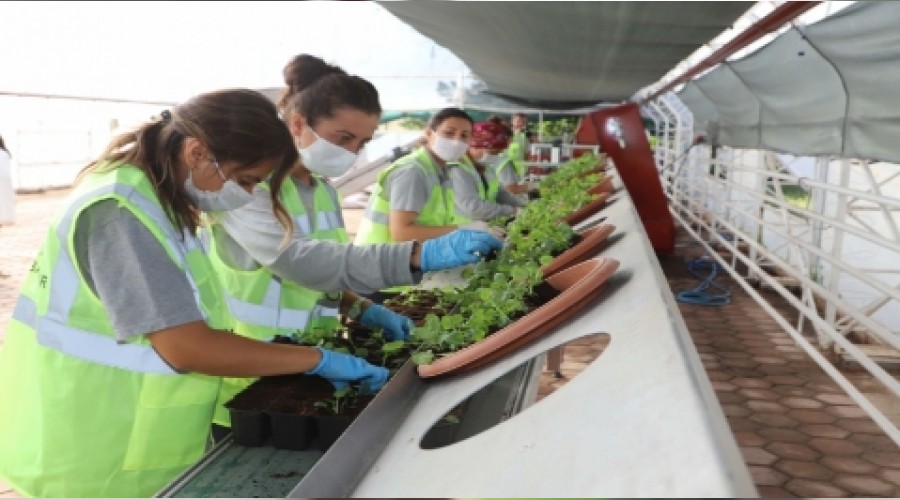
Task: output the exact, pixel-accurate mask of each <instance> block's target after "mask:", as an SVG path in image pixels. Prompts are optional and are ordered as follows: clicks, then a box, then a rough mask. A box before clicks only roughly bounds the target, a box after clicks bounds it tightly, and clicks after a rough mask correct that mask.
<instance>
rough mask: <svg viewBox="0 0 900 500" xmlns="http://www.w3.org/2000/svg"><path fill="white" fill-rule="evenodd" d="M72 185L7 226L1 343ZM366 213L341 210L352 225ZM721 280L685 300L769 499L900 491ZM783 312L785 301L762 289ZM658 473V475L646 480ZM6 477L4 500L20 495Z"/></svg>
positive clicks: (875, 450) (678, 266) (886, 407)
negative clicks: (724, 300)
mask: <svg viewBox="0 0 900 500" xmlns="http://www.w3.org/2000/svg"><path fill="white" fill-rule="evenodd" d="M65 194H66V190H58V191H49V192H46V193H43V194H27V195H19V196H18V197H17V204H16V217H17V223H16V225H14V226H9V227H3V228H0V271H2V272H4V273H8V274H9V276H5V275H4V276H3V277H0V341H2V337H3V335H5V333H6V327H7V324H8V321H9V317H10V315H11V314H12V308H13V305H14V303H15V300H16V297H17V295H18V291H19V287H20V286H21V283H22V280H23V279H24V277H25V274H26V273H27V271H28V268H29V266H30V265H31V261H32V259H33V258H34V255H35V254H36V252H37V250H38V246H39V245H40V243H41V242H42V241H43V237H44V232H45V231H46V228H47V226H48V224H49V222H50V218H51V216H52V214H53V212H54V211H55V210H56V208H57V206H58V205H59V203H60V201H61V200H62V198H63V196H64V195H65ZM361 212H362V210H349V209H345V210H344V216H345V219H346V223H347V228H348V230H349V232H351V233H352V232H353V231H354V230H355V228H356V224H357V223H358V220H359V215H360V213H361ZM679 234H680V236H679V245H678V250H677V252H676V254H675V255H673V256H664V257H660V265H661V266H662V269H663V272H664V273H665V275H666V277H667V278H668V281H669V286H670V287H671V289H672V292H673V293H677V292H679V291H682V290H685V289H688V288H692V287H694V286H696V285H697V279H696V278H694V277H693V276H691V275H690V274H689V273H688V272H687V267H686V265H685V261H686V260H687V259H689V258H694V257H697V256H698V255H697V252H696V248H692V246H691V243H690V241H689V240H688V239H687V238H686V236H685V234H684V232H683V231H681V232H680V233H679ZM717 283H720V284H722V285H723V286H725V287H726V288H728V289H729V290H730V291H731V293H732V303H731V304H730V305H727V306H721V307H703V306H695V305H690V304H679V307H680V309H681V312H682V315H683V316H684V318H685V322H686V324H687V326H688V329H689V330H690V332H691V336H692V338H693V339H694V344H695V346H696V347H697V351H698V352H699V354H700V358H701V360H702V361H703V363H704V366H705V368H706V370H707V374H708V376H709V378H710V380H711V383H712V385H713V388H714V389H715V391H716V394H717V396H718V398H719V402H720V403H721V405H722V409H723V411H724V413H725V415H726V417H727V419H728V423H729V424H730V426H731V430H732V431H733V433H734V436H735V438H736V441H737V442H738V444H739V446H740V447H741V451H742V453H743V456H744V459H745V461H746V463H747V465H748V467H749V469H750V472H751V474H752V477H753V479H754V481H755V483H756V486H757V488H758V490H759V494H760V496H762V497H807V498H809V497H898V496H900V449H898V447H897V445H896V444H894V443H893V442H892V441H891V440H890V439H889V438H888V437H887V436H886V435H885V434H884V433H883V432H882V431H881V430H880V429H879V428H878V427H877V426H876V425H875V423H874V422H873V421H872V420H871V419H870V418H869V417H867V416H866V415H865V413H864V412H863V411H862V410H861V409H860V408H859V406H858V405H856V404H855V403H854V402H853V401H852V400H851V399H850V398H849V397H847V395H846V394H845V393H844V392H843V391H842V390H841V389H840V388H839V387H838V386H837V385H836V384H835V383H834V382H832V381H831V379H830V378H828V376H827V375H826V374H825V373H824V372H823V371H822V370H821V369H820V368H819V367H818V366H817V365H815V363H813V361H812V360H811V359H810V358H809V357H808V356H807V355H806V354H805V353H804V352H803V351H802V350H801V349H800V348H799V347H797V346H796V345H795V344H794V342H793V340H792V339H791V338H790V336H789V335H788V334H787V333H785V332H784V331H782V330H781V328H780V327H779V326H778V324H777V323H775V321H774V320H772V319H771V318H770V317H769V316H768V315H767V314H766V313H765V312H764V311H763V310H762V309H761V308H760V307H758V306H757V305H756V303H755V302H754V301H753V299H751V298H750V297H749V296H748V295H747V294H746V293H744V292H743V290H742V289H741V288H740V287H739V286H738V285H737V284H736V283H734V282H733V281H732V280H731V279H730V278H729V277H728V276H721V277H719V278H718V280H717ZM761 293H763V294H764V295H766V296H767V297H768V298H769V299H770V300H771V301H772V303H773V304H775V305H776V307H777V308H778V309H779V310H780V311H783V314H785V317H788V318H790V319H791V321H792V322H794V321H795V319H796V318H795V317H793V316H791V313H790V312H789V311H790V309H789V307H788V306H787V305H786V303H785V302H784V301H783V300H782V299H780V298H779V297H778V296H777V295H775V294H774V293H771V292H767V291H762V292H761ZM607 341H608V339H607V338H606V337H605V336H596V337H592V338H586V339H580V340H578V341H576V342H573V343H571V344H569V346H567V347H566V351H565V357H564V360H563V364H562V367H561V373H562V375H563V378H561V379H557V378H555V377H554V376H553V375H552V374H550V373H545V374H544V375H543V377H542V385H541V388H540V391H539V396H540V397H543V396H546V395H547V394H549V393H551V392H552V391H553V390H555V389H556V388H558V387H560V386H561V385H562V384H564V383H566V381H567V380H570V379H571V378H572V377H575V376H577V374H578V372H579V371H580V370H581V369H583V368H584V367H585V366H586V365H587V364H588V363H590V362H591V360H593V359H595V358H596V357H597V356H598V355H599V353H601V352H602V350H603V348H604V347H605V346H606V343H607ZM845 371H846V373H848V376H850V377H851V378H852V379H853V380H854V382H855V383H856V384H857V387H860V389H861V390H863V391H868V392H869V393H871V394H872V399H873V400H878V401H881V405H882V406H881V407H882V409H883V411H885V413H886V414H887V415H888V417H890V418H891V419H892V420H893V421H894V422H895V423H898V422H900V405H898V404H897V402H896V401H895V399H893V398H888V397H887V396H886V395H884V394H882V392H879V387H880V384H879V383H878V382H875V381H873V380H871V377H869V376H868V375H867V374H865V373H859V372H852V371H847V369H845ZM648 479H651V480H652V478H648ZM15 496H16V495H15V493H14V492H12V491H11V490H10V489H9V487H8V486H6V485H4V484H2V483H0V498H3V497H15Z"/></svg>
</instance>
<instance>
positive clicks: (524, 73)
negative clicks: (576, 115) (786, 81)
mask: <svg viewBox="0 0 900 500" xmlns="http://www.w3.org/2000/svg"><path fill="white" fill-rule="evenodd" d="M379 3H380V5H381V6H382V7H384V8H385V9H387V10H388V11H390V12H391V13H392V14H394V15H395V16H397V17H398V18H399V19H401V20H403V21H404V22H406V23H408V24H409V25H410V26H412V27H414V28H415V29H416V30H418V31H419V32H420V33H422V34H423V35H425V36H427V37H429V38H431V39H432V40H434V41H435V42H437V43H438V44H440V45H441V46H443V47H446V48H448V49H449V50H450V51H452V52H453V53H454V54H455V55H456V56H457V57H459V58H460V59H462V60H463V61H464V62H465V63H466V65H467V66H468V67H469V68H470V69H471V70H472V71H473V72H474V73H475V74H476V75H478V77H480V78H481V79H482V80H483V81H484V82H485V83H486V84H487V87H488V92H490V93H492V94H494V95H496V96H505V97H507V98H508V100H510V101H513V102H516V103H518V104H520V105H522V106H530V107H536V108H544V109H571V108H578V107H586V106H591V105H595V104H599V103H618V102H621V101H624V100H627V99H629V98H630V97H632V96H633V95H634V94H635V93H636V92H637V91H639V90H640V89H642V88H643V87H645V86H647V85H650V84H652V83H655V82H656V81H658V80H659V79H660V78H662V77H663V76H664V75H665V74H666V73H667V72H668V71H669V70H671V69H672V68H673V67H674V66H675V65H676V64H678V63H679V62H680V61H681V60H683V59H684V58H686V57H687V56H689V55H690V54H691V53H693V52H694V51H695V50H696V49H697V48H698V47H700V46H701V45H703V44H705V43H706V42H708V41H709V40H711V39H713V38H715V37H716V36H717V35H719V34H720V33H721V32H722V31H723V30H725V29H726V28H728V27H729V26H731V24H732V23H733V22H734V21H735V20H737V19H738V18H739V17H740V16H741V15H742V14H743V13H744V12H746V11H747V10H748V9H749V8H750V7H752V4H751V3H748V2H568V1H554V2H484V1H481V2H379Z"/></svg>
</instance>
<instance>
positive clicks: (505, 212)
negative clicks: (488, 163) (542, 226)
mask: <svg viewBox="0 0 900 500" xmlns="http://www.w3.org/2000/svg"><path fill="white" fill-rule="evenodd" d="M485 173H486V175H488V176H489V177H488V180H490V178H491V177H492V176H490V172H489V171H485ZM450 181H451V182H452V183H453V195H454V203H455V205H456V207H455V208H456V211H457V212H458V213H459V214H460V215H463V216H466V217H469V218H470V219H473V220H483V221H487V220H491V219H493V218H494V217H500V216H506V217H511V216H513V215H515V213H516V207H522V206H524V205H525V204H524V203H523V202H522V200H520V199H519V198H516V197H515V196H513V195H512V194H511V193H510V192H509V191H507V190H506V189H504V188H503V186H500V189H499V191H497V199H496V201H488V200H483V199H481V196H479V194H478V185H479V184H481V183H482V182H483V181H482V179H481V176H480V175H479V174H478V172H475V171H473V170H469V169H466V168H461V167H454V168H451V169H450Z"/></svg>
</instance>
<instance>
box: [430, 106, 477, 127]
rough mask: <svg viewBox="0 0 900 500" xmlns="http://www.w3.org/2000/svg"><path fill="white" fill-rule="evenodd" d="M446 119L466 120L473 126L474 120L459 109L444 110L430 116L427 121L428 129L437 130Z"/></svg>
mask: <svg viewBox="0 0 900 500" xmlns="http://www.w3.org/2000/svg"><path fill="white" fill-rule="evenodd" d="M448 118H462V119H463V120H467V121H468V122H469V123H470V124H472V125H475V120H473V119H472V117H471V116H469V113H466V112H465V111H463V110H461V109H459V108H444V109H442V110H440V111H438V112H437V113H435V114H433V115H431V118H430V119H429V120H428V128H430V129H431V130H437V128H438V127H440V126H441V124H442V123H444V120H447V119H448Z"/></svg>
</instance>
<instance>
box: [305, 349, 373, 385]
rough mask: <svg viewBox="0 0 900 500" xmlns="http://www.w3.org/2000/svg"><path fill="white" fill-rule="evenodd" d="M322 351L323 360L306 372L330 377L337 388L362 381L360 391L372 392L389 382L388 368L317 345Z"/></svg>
mask: <svg viewBox="0 0 900 500" xmlns="http://www.w3.org/2000/svg"><path fill="white" fill-rule="evenodd" d="M316 349H318V350H319V352H321V353H322V360H321V361H319V364H317V365H316V367H315V368H313V369H312V370H310V371H308V372H306V373H307V374H309V375H318V376H320V377H322V378H325V379H328V381H329V382H331V385H333V386H334V388H335V389H343V388H344V387H347V385H349V383H350V382H353V381H355V380H358V381H359V382H360V392H361V393H363V394H366V393H372V392H376V391H378V389H381V386H383V385H384V383H385V382H387V378H388V371H387V368H383V367H381V366H375V365H373V364H370V363H369V362H367V361H366V360H364V359H362V358H357V357H356V356H351V355H349V354H343V353H340V352H335V351H329V350H327V349H322V348H320V347H316Z"/></svg>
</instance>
